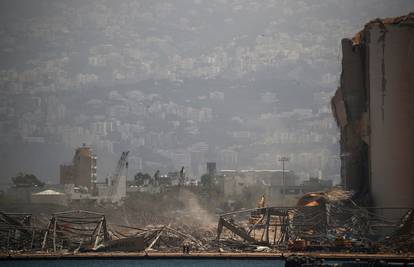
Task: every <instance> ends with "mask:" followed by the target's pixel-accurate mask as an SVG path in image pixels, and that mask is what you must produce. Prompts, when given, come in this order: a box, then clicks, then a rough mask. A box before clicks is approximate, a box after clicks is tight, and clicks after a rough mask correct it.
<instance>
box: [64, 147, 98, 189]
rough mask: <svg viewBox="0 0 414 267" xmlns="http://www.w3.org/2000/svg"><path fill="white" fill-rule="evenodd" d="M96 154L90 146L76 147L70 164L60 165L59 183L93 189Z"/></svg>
mask: <svg viewBox="0 0 414 267" xmlns="http://www.w3.org/2000/svg"><path fill="white" fill-rule="evenodd" d="M95 183H96V156H95V155H94V154H92V150H91V148H90V147H87V146H85V145H83V146H82V147H79V148H78V149H76V152H75V156H74V157H73V160H72V164H71V165H60V184H74V185H75V186H83V187H86V188H88V189H89V190H94V189H95Z"/></svg>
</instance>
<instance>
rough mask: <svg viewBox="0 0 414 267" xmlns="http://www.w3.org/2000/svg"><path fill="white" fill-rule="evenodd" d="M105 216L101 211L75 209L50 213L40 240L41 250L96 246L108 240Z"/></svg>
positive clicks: (90, 247) (54, 250) (91, 247)
mask: <svg viewBox="0 0 414 267" xmlns="http://www.w3.org/2000/svg"><path fill="white" fill-rule="evenodd" d="M109 239H110V237H109V233H108V230H107V223H106V218H105V215H104V214H103V213H97V212H91V211H84V210H77V211H65V212H58V213H54V214H53V215H52V218H51V219H50V221H49V224H48V226H47V228H46V232H45V234H44V237H43V241H42V250H47V249H49V248H50V247H51V248H52V249H53V252H56V251H57V250H59V248H61V249H67V248H71V249H81V248H83V247H86V248H88V249H93V248H96V247H97V246H98V245H100V243H101V242H103V241H107V240H109Z"/></svg>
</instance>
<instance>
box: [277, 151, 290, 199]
mask: <svg viewBox="0 0 414 267" xmlns="http://www.w3.org/2000/svg"><path fill="white" fill-rule="evenodd" d="M279 161H281V162H282V206H285V193H286V181H285V162H287V161H289V158H288V157H281V158H279Z"/></svg>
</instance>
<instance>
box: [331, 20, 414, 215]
mask: <svg viewBox="0 0 414 267" xmlns="http://www.w3.org/2000/svg"><path fill="white" fill-rule="evenodd" d="M342 52H343V59H342V74H341V84H340V87H339V88H338V90H337V91H336V93H335V96H334V97H333V98H332V109H333V113H334V116H335V119H336V121H337V123H338V126H339V127H340V131H341V143H340V145H341V161H342V169H341V176H342V182H343V184H344V186H345V187H346V189H348V190H353V191H355V192H356V197H357V200H358V201H360V202H361V203H362V204H365V205H369V204H374V205H375V206H379V207H414V13H411V14H409V15H407V16H403V17H398V18H391V19H382V20H381V19H377V20H374V21H371V22H369V23H367V24H366V25H365V27H364V29H363V30H362V31H361V32H359V33H358V34H357V35H356V36H355V37H354V38H353V39H352V40H351V39H344V40H342Z"/></svg>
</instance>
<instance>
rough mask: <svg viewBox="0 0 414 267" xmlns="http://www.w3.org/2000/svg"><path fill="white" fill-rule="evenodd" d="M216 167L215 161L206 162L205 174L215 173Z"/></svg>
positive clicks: (211, 174)
mask: <svg viewBox="0 0 414 267" xmlns="http://www.w3.org/2000/svg"><path fill="white" fill-rule="evenodd" d="M216 172H217V167H216V163H215V162H207V174H208V175H210V176H214V175H216Z"/></svg>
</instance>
